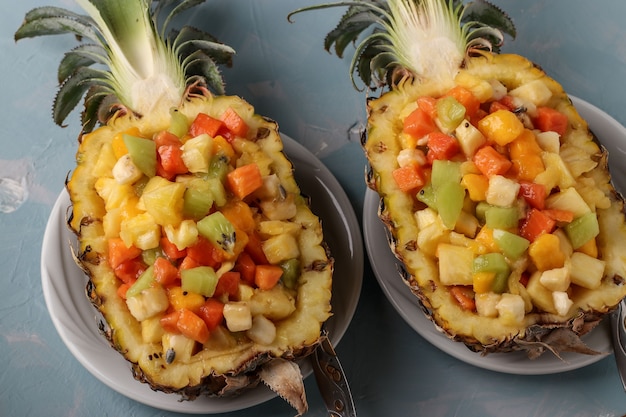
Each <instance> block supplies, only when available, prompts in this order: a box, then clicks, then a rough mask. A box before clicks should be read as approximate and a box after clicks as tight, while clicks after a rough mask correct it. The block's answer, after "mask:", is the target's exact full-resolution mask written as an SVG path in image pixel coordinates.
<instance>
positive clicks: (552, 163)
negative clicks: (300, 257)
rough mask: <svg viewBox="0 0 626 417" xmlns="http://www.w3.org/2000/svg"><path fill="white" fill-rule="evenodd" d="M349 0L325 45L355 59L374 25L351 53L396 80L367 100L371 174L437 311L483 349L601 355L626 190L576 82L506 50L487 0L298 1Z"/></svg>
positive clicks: (500, 17) (374, 81)
mask: <svg viewBox="0 0 626 417" xmlns="http://www.w3.org/2000/svg"><path fill="white" fill-rule="evenodd" d="M346 5H347V6H349V9H348V11H347V12H346V13H345V14H344V15H343V16H342V18H341V21H340V23H339V25H338V26H337V28H336V29H335V30H334V31H332V32H330V33H329V34H328V36H327V37H326V40H325V47H326V49H327V50H329V51H330V48H331V47H332V46H333V45H334V48H335V52H336V53H337V55H338V56H340V57H341V56H342V54H343V52H344V48H345V47H346V46H347V45H348V44H349V43H350V42H356V41H357V40H358V39H359V36H360V35H361V33H362V32H363V31H365V29H367V28H368V27H369V26H371V25H374V26H375V28H374V29H373V30H372V31H371V32H369V34H368V35H367V36H365V37H364V39H363V40H361V41H360V43H358V45H357V49H356V53H355V55H354V58H353V60H352V65H351V75H353V74H354V73H355V72H358V74H359V76H360V77H361V79H362V81H363V82H364V83H365V85H366V86H371V87H373V88H377V87H385V86H387V87H389V91H387V92H385V93H384V94H382V95H381V96H380V97H378V98H372V99H370V100H368V103H367V111H368V123H367V131H366V134H365V135H364V137H363V147H364V150H365V154H366V156H367V159H368V162H369V164H370V170H369V172H368V173H367V176H366V177H367V178H366V181H367V184H368V186H369V187H370V188H371V189H373V190H375V191H377V192H378V194H379V195H380V198H381V201H380V206H379V213H378V214H379V217H380V218H381V219H382V221H383V222H384V223H385V225H386V226H387V228H388V230H389V232H390V235H391V237H390V245H391V248H392V250H393V251H394V253H395V255H396V257H397V258H398V259H399V260H400V261H401V262H402V264H403V266H404V271H403V274H402V275H403V278H404V280H405V282H406V283H407V284H408V286H409V287H410V289H411V291H412V292H413V293H414V294H415V295H416V296H417V297H418V298H419V300H420V302H421V304H422V305H423V307H424V310H425V312H426V314H427V315H428V316H429V318H430V319H432V321H433V322H434V324H435V326H436V327H437V328H438V329H439V330H441V331H442V332H444V333H445V334H446V335H448V336H449V337H450V338H451V339H453V340H456V341H460V342H463V343H465V344H466V345H467V346H468V347H469V348H470V349H472V350H474V351H479V352H482V353H484V354H487V353H490V352H509V351H525V352H527V353H528V356H529V357H531V358H535V357H537V356H539V355H541V354H542V353H543V352H545V351H546V350H550V351H552V352H553V353H555V354H556V355H557V356H558V354H559V352H562V351H575V352H580V353H588V354H594V353H598V352H594V351H592V350H591V349H589V348H587V347H586V346H585V345H584V344H583V343H582V341H581V340H580V336H581V335H583V334H585V333H587V332H588V331H589V330H591V329H592V328H593V327H594V326H596V325H597V324H598V323H599V322H600V321H601V320H602V318H603V316H605V315H606V314H607V313H608V312H609V311H611V310H612V309H614V307H615V306H616V305H617V304H618V303H619V301H620V300H621V299H622V298H623V297H624V296H626V285H625V282H624V278H625V277H626V270H625V269H626V255H625V254H626V252H625V251H624V242H625V241H626V240H625V239H626V227H625V226H624V214H623V208H624V207H623V199H622V197H621V196H620V195H619V194H618V193H617V192H616V190H615V189H614V188H613V186H612V185H611V182H610V176H609V173H608V166H607V153H606V151H605V150H604V149H603V148H602V147H601V146H599V145H598V144H597V142H596V140H595V138H594V137H593V135H592V133H591V132H590V131H589V129H588V126H587V123H586V122H585V121H584V120H583V119H582V118H581V117H580V115H579V114H578V112H577V111H576V109H575V108H574V106H573V105H572V103H571V101H570V99H569V98H568V96H567V94H566V93H565V92H564V91H563V88H562V87H561V85H559V84H558V83H557V82H556V81H555V80H554V79H552V78H550V77H549V76H548V75H546V73H545V72H544V71H542V70H541V68H539V67H538V66H537V65H535V64H533V63H532V62H530V61H528V60H527V59H526V58H524V57H521V56H518V55H513V54H499V53H497V48H498V47H499V46H500V45H501V43H502V40H503V35H502V32H505V33H508V34H510V35H511V36H514V34H515V28H514V26H513V24H512V22H511V21H510V19H509V18H508V17H507V16H506V15H505V14H504V13H502V12H501V11H500V10H499V9H497V8H496V7H495V6H493V5H491V4H489V3H487V2H484V1H476V2H471V3H469V4H467V5H463V2H461V1H445V0H423V1H416V0H388V1H386V2H383V1H361V2H340V3H332V4H324V5H319V6H314V7H309V8H305V9H300V10H296V11H295V12H293V13H299V12H301V11H303V10H311V9H316V8H324V7H335V6H346ZM481 21H482V22H488V23H489V24H491V25H492V27H490V26H487V24H483V23H480V22H481ZM493 26H495V27H493ZM494 50H495V52H494ZM352 78H353V83H354V77H352ZM355 85H356V84H355ZM600 139H601V138H600ZM488 155H489V156H488ZM539 217H541V218H542V219H543V220H545V222H541V221H537V220H538V218H539ZM587 222H588V227H587V226H584V227H582V228H580V226H581V225H582V224H583V223H587ZM540 224H541V226H539V227H535V226H538V225H540ZM582 229H584V230H586V231H585V232H584V233H582V234H578V232H579V231H581V230H582Z"/></svg>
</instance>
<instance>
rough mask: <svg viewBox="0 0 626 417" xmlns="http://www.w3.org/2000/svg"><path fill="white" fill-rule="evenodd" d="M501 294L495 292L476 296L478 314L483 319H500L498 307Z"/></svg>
mask: <svg viewBox="0 0 626 417" xmlns="http://www.w3.org/2000/svg"><path fill="white" fill-rule="evenodd" d="M501 298H502V295H501V294H496V293H495V292H484V293H480V294H476V298H475V299H474V302H475V303H476V312H477V313H478V315H479V316H482V317H498V309H497V308H496V306H497V305H498V302H500V299H501Z"/></svg>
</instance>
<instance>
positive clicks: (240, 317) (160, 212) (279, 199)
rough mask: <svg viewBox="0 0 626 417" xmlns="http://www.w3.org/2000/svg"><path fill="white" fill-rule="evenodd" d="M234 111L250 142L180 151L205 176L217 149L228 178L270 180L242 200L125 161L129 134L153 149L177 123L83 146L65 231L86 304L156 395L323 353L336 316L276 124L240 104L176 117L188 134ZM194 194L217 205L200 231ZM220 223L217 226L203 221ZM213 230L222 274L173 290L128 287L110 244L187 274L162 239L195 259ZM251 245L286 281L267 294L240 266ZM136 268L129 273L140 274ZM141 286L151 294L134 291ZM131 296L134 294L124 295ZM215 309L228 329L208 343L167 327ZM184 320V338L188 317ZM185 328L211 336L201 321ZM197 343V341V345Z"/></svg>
mask: <svg viewBox="0 0 626 417" xmlns="http://www.w3.org/2000/svg"><path fill="white" fill-rule="evenodd" d="M226 109H233V110H234V111H235V112H236V113H237V114H238V115H239V116H241V118H242V119H243V120H245V122H246V124H247V126H248V133H247V134H246V137H245V138H243V137H235V138H231V141H230V142H229V141H226V140H223V138H222V139H217V138H212V144H213V145H212V146H208V145H207V144H206V143H204V144H199V142H201V141H204V142H206V137H205V136H206V135H204V136H202V137H201V138H200V139H198V138H197V137H196V138H190V137H188V136H186V135H183V137H182V138H181V140H182V142H184V143H183V145H182V147H183V148H186V149H187V150H189V149H195V150H198V149H200V150H199V151H198V152H197V155H196V157H195V159H194V161H195V162H193V163H191V164H190V165H191V166H197V165H198V163H197V161H198V160H199V159H200V160H203V161H204V162H203V163H202V164H203V167H204V168H203V169H204V171H206V168H207V167H208V166H209V164H210V160H211V158H213V159H219V158H220V157H221V158H222V159H223V158H224V155H218V154H217V151H216V150H217V149H220V152H223V153H225V154H226V155H227V159H228V160H229V163H228V168H227V171H228V172H233V171H234V170H235V169H236V168H239V167H241V166H246V165H250V164H254V165H256V166H257V167H258V170H259V171H260V174H261V178H262V180H263V181H262V183H260V185H258V186H256V188H255V189H254V190H253V191H251V192H250V194H249V195H248V196H246V197H243V198H239V197H235V196H234V195H233V193H232V192H231V190H230V188H229V187H230V186H229V184H228V182H227V180H223V181H219V180H218V181H217V182H214V181H212V180H211V179H209V180H208V182H209V186H208V188H206V187H205V186H207V184H206V183H205V182H206V181H205V180H204V179H206V175H207V173H206V172H200V173H198V174H197V175H194V173H185V174H179V175H177V176H176V177H175V178H170V179H169V180H168V179H166V178H163V177H161V176H159V175H155V176H153V177H151V178H148V177H147V176H146V175H145V174H143V173H139V174H137V173H136V171H137V165H138V164H137V163H133V162H132V161H129V160H128V157H127V156H125V155H128V154H127V153H123V152H125V150H123V147H122V153H123V155H119V153H120V151H119V149H118V148H117V147H118V146H120V145H119V141H116V139H115V138H116V137H119V135H120V134H128V132H131V133H133V135H134V136H136V137H140V138H146V139H148V140H150V141H152V138H153V137H154V136H155V135H156V134H158V133H159V132H162V131H165V130H167V129H169V128H170V121H169V120H161V119H159V120H154V119H150V117H143V118H128V117H124V118H118V119H116V120H114V121H113V122H112V123H110V124H109V125H107V126H105V127H101V128H99V129H97V130H95V131H94V132H92V133H89V134H86V135H84V136H83V137H82V139H81V143H80V147H79V150H78V153H77V162H78V163H77V167H76V169H75V171H74V172H73V173H72V175H71V178H70V180H69V182H68V184H67V188H68V191H69V193H70V196H71V201H72V210H73V216H72V218H71V219H70V221H69V224H70V227H71V228H72V229H73V230H74V231H75V232H76V233H77V234H78V235H79V245H80V246H79V248H78V249H77V257H78V259H79V260H80V262H81V264H82V266H83V268H85V269H86V272H87V273H88V274H89V276H90V280H91V284H92V285H90V286H89V288H91V290H90V294H89V295H90V298H91V299H92V301H93V302H94V304H95V305H96V306H97V307H98V308H99V309H100V311H101V312H102V313H103V315H104V317H105V318H106V321H107V324H108V326H109V328H110V329H111V330H110V331H109V335H110V337H111V342H112V344H113V345H114V346H115V347H116V348H117V349H118V350H120V352H122V353H123V354H124V356H125V357H126V358H127V359H128V360H129V361H131V362H133V363H134V364H136V365H137V367H136V372H138V373H139V374H141V375H142V376H143V377H144V378H145V379H146V380H147V381H148V382H149V383H150V384H151V385H152V386H154V387H160V388H165V389H166V390H172V389H173V390H177V389H181V390H182V389H184V388H185V387H189V386H195V385H198V384H202V383H203V379H205V378H210V377H211V376H213V375H224V374H232V375H237V374H238V373H239V372H246V371H254V369H255V368H256V367H257V366H258V365H261V364H262V363H263V362H264V361H267V360H269V359H271V358H274V357H276V358H279V357H283V358H287V359H290V358H294V357H298V356H299V355H302V354H306V352H307V351H310V349H311V348H312V347H314V346H315V345H316V343H318V341H319V339H320V335H321V326H322V324H323V323H324V322H325V321H326V320H327V319H328V318H329V317H330V315H331V306H330V299H331V287H332V270H333V259H332V258H331V257H330V254H329V252H328V250H327V247H326V245H325V244H324V242H323V234H322V228H321V222H320V220H319V219H318V217H317V216H316V215H314V214H313V213H312V212H311V210H310V208H309V205H308V200H307V199H306V198H305V197H303V196H301V194H300V189H299V188H298V185H297V184H296V182H295V179H294V177H293V167H292V165H291V162H290V161H289V160H288V159H287V157H286V156H285V155H284V153H283V152H282V151H283V144H282V141H281V138H280V136H279V134H278V130H277V126H276V124H275V122H273V121H271V120H269V119H266V118H263V117H261V116H258V115H256V114H255V113H254V109H253V108H252V106H251V105H249V104H248V103H247V102H245V101H244V100H243V99H241V98H239V97H236V96H208V97H202V98H194V99H193V100H190V101H187V102H186V103H185V104H184V105H183V106H182V107H180V108H179V109H178V110H177V113H178V114H179V116H180V115H183V116H184V120H185V122H186V123H187V125H190V124H192V122H193V121H194V118H195V117H196V115H197V114H198V113H205V114H208V115H209V116H211V117H214V118H216V119H219V117H220V116H221V115H222V114H223V113H224V112H225V111H226ZM179 116H177V117H179ZM185 132H187V130H185ZM216 143H219V146H217V145H216ZM209 145H210V144H209ZM211 149H212V150H211ZM184 151H185V149H183V152H184ZM116 152H117V153H118V155H116ZM202 155H203V156H202ZM129 166H130V168H128V167H129ZM196 183H199V184H198V185H197V187H198V188H197V189H198V190H204V192H205V194H206V193H207V192H208V193H210V194H211V195H212V197H213V198H212V199H211V203H210V204H209V207H213V208H212V209H210V211H211V213H212V214H208V211H206V212H205V213H203V214H202V216H200V217H202V219H200V220H198V218H197V217H196V218H195V219H194V218H189V217H188V216H187V215H186V214H185V213H187V212H186V211H185V203H186V202H187V200H186V195H187V194H186V192H187V190H190V189H194V188H193V187H196ZM203 187H205V188H203ZM196 197H197V196H196ZM194 201H195V200H194ZM215 208H217V210H215ZM192 213H194V212H193V211H192ZM215 214H219V216H221V219H218V220H216V221H213V219H207V218H208V217H210V216H211V215H215ZM203 222H205V223H207V222H208V223H209V224H208V225H204V224H202V223H203ZM205 229H207V230H208V232H207V231H205ZM215 230H219V233H217V234H216V238H215V241H216V242H217V246H218V249H217V250H215V249H213V250H214V251H216V252H217V253H218V259H220V260H221V261H220V262H219V264H218V265H213V266H205V265H202V266H197V265H192V267H191V268H190V269H186V270H181V271H180V276H181V278H180V279H176V280H175V281H174V283H173V284H168V285H161V284H160V281H158V279H160V278H158V277H156V278H155V277H148V278H145V276H146V272H143V273H142V274H141V276H140V277H139V278H138V279H137V280H136V281H134V280H133V281H134V282H133V283H131V285H130V286H128V285H127V283H125V282H124V281H123V280H122V279H121V278H118V276H116V275H119V274H118V269H114V268H113V267H112V266H111V264H110V262H111V258H110V256H109V245H110V242H111V240H112V239H117V240H119V239H121V240H122V241H123V242H124V243H125V245H126V244H127V246H129V247H131V246H132V247H134V248H139V251H138V253H139V255H138V256H136V257H135V258H134V261H133V262H136V264H139V265H140V266H139V268H141V269H142V270H146V271H149V270H150V269H153V270H156V268H157V267H156V263H155V259H156V258H159V257H161V258H166V259H168V263H169V264H170V265H175V266H176V267H178V268H181V266H180V265H181V264H182V263H183V262H184V259H186V258H181V259H173V258H167V254H166V253H165V252H166V251H165V250H164V247H163V244H162V239H164V238H167V239H168V240H169V241H170V242H171V243H172V244H174V246H175V247H176V249H178V250H179V251H181V252H184V251H187V253H189V252H190V249H189V248H190V247H192V246H193V245H194V244H195V243H197V242H198V240H199V236H200V237H203V239H204V240H210V239H211V232H213V231H215ZM207 236H208V237H207ZM228 236H230V239H232V241H229V238H228ZM253 236H257V237H258V238H259V239H260V242H259V246H258V247H259V248H261V250H262V251H263V256H264V257H265V258H266V259H267V264H268V269H269V270H270V272H271V271H274V272H276V268H278V270H279V273H280V274H282V275H281V277H280V281H278V282H275V281H274V282H271V281H269V282H270V284H263V283H259V282H255V281H254V279H255V278H254V277H253V278H252V279H253V281H252V282H250V281H246V280H244V279H243V276H244V272H243V270H242V269H239V261H240V258H238V255H239V254H241V253H244V247H245V246H246V244H247V242H249V241H250V240H252V238H253ZM220 245H221V246H220ZM214 246H215V245H214ZM246 253H247V252H246ZM210 254H211V252H210V251H209V253H208V254H207V253H206V251H205V255H210ZM188 257H189V256H187V258H188ZM129 262H130V261H129ZM129 262H127V263H123V264H122V265H125V266H126V267H128V268H132V263H129ZM150 265H152V266H150ZM123 267H124V266H122V267H120V268H123ZM260 267H261V265H257V267H256V269H257V270H260V269H261V268H260ZM146 268H147V269H146ZM202 268H204V269H202ZM271 268H274V269H273V270H272V269H271ZM190 271H193V272H197V273H195V274H192V273H190ZM233 271H236V274H237V275H238V276H239V279H238V280H237V281H236V283H235V286H234V288H230V289H229V290H227V291H226V292H224V291H225V290H221V291H222V292H221V294H220V295H219V296H212V294H216V293H215V291H216V285H217V282H218V281H217V280H219V279H220V278H221V277H223V276H224V275H226V274H227V273H232V272H233ZM240 271H241V272H240ZM153 272H154V271H153ZM268 274H269V273H268ZM142 280H144V281H147V282H148V284H146V285H145V288H143V287H139V288H138V287H137V286H139V285H141V284H140V282H141V281H142ZM263 282H266V281H263ZM125 285H126V287H128V288H127V289H126V288H124V286H125ZM264 285H268V286H267V287H266V286H264ZM133 287H134V288H133ZM186 287H187V289H186ZM121 288H122V289H121ZM137 288H138V289H137ZM188 288H192V289H193V291H191V290H189V289H188ZM124 290H125V291H126V294H133V295H132V296H124V295H123V294H124ZM209 301H216V302H217V303H221V304H222V308H223V310H222V314H223V319H218V321H217V323H216V324H215V323H214V324H213V327H212V328H211V329H210V330H209V332H208V334H207V333H206V332H199V333H197V332H193V331H191V332H189V333H187V332H186V330H187V329H186V328H184V329H183V331H181V330H180V328H176V325H177V322H176V321H174V322H173V323H174V324H173V326H174V327H175V329H174V330H171V326H172V321H171V320H170V321H168V317H169V316H171V315H172V312H176V311H180V312H181V313H180V314H183V313H182V312H185V314H186V312H188V311H190V312H193V313H194V315H193V316H192V318H193V317H194V316H195V317H203V318H204V316H202V314H201V312H202V309H203V308H208V307H205V306H206V304H207V303H208V302H209ZM199 312H200V313H199ZM178 320H179V321H178V325H179V327H180V320H181V319H180V316H179V318H178ZM205 321H206V320H205ZM189 323H191V325H193V324H194V323H195V324H197V325H198V326H201V327H202V326H204V324H203V322H202V320H200V321H194V320H191V321H189ZM168 325H169V326H170V327H168ZM190 334H194V335H195V334H200V336H198V338H199V339H196V340H194V339H193V338H191V337H190V336H189V335H190ZM248 368H249V369H248ZM213 394H215V393H213Z"/></svg>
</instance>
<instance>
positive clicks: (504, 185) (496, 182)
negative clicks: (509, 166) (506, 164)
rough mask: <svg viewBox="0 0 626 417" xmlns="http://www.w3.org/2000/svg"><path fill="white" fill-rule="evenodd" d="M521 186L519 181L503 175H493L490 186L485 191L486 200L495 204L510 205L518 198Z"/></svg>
mask: <svg viewBox="0 0 626 417" xmlns="http://www.w3.org/2000/svg"><path fill="white" fill-rule="evenodd" d="M519 188H520V185H519V183H518V182H517V181H514V180H511V179H508V178H506V177H503V176H502V175H493V176H492V177H490V178H489V186H488V187H487V192H486V193H485V197H486V201H487V203H489V204H491V205H494V206H500V207H510V206H511V205H513V203H514V202H515V200H516V199H517V194H518V193H519Z"/></svg>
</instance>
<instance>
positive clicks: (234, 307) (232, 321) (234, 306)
mask: <svg viewBox="0 0 626 417" xmlns="http://www.w3.org/2000/svg"><path fill="white" fill-rule="evenodd" d="M224 319H225V320H226V327H228V330H230V331H231V332H241V331H246V330H248V329H250V328H251V327H252V314H251V313H250V307H249V306H248V304H247V303H246V302H230V303H226V304H225V305H224Z"/></svg>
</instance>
